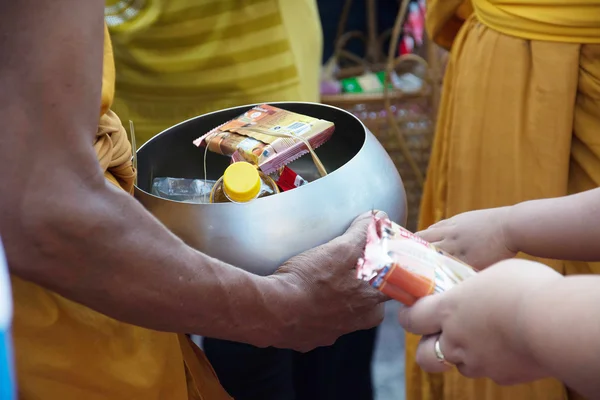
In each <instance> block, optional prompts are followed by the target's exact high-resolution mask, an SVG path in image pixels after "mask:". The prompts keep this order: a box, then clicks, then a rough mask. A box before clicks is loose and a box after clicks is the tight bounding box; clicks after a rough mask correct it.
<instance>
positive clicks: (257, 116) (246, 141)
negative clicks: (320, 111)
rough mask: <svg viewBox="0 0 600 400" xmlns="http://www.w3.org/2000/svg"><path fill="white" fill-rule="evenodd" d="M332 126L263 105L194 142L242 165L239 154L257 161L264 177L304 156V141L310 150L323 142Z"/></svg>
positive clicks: (328, 123)
mask: <svg viewBox="0 0 600 400" xmlns="http://www.w3.org/2000/svg"><path fill="white" fill-rule="evenodd" d="M334 129H335V128H334V125H333V123H332V122H329V121H325V120H322V119H318V118H313V117H309V116H306V115H302V114H297V113H293V112H291V111H287V110H282V109H280V108H277V107H273V106H270V105H267V104H263V105H260V106H256V107H253V108H252V109H250V110H248V111H247V112H246V113H244V114H242V115H240V116H239V117H237V118H235V119H233V120H231V121H229V122H226V123H225V124H223V125H221V126H219V127H217V128H215V129H213V130H211V131H210V132H208V133H206V134H204V135H202V136H200V137H199V138H198V139H196V140H194V144H195V145H196V146H198V147H200V146H208V149H209V150H210V151H213V152H215V153H219V154H223V155H225V156H229V157H232V159H233V161H243V160H244V159H245V157H244V155H243V154H240V152H243V153H246V154H247V153H251V154H254V155H255V156H256V157H257V161H258V166H259V168H260V169H261V170H262V171H263V172H264V173H265V174H272V173H273V172H276V171H277V170H278V169H280V168H281V167H283V166H285V165H287V164H289V163H290V162H292V161H294V160H296V159H297V158H299V157H301V156H302V155H304V154H306V153H308V151H309V150H308V148H307V147H306V144H305V143H304V142H303V141H301V140H298V139H296V138H303V139H305V140H307V141H308V142H309V143H310V145H311V147H312V148H313V149H316V148H318V147H319V146H321V145H322V144H323V143H325V142H327V141H328V140H329V139H330V138H331V135H332V134H333V131H334Z"/></svg>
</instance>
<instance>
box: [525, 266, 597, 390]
mask: <svg viewBox="0 0 600 400" xmlns="http://www.w3.org/2000/svg"><path fill="white" fill-rule="evenodd" d="M599 288H600V277H596V276H591V275H587V276H581V277H577V276H574V277H567V278H563V279H559V280H556V281H555V282H551V283H549V284H548V285H546V286H545V287H543V288H540V290H538V291H537V293H535V295H534V296H532V297H531V298H528V299H527V300H524V301H523V311H522V312H521V313H520V318H519V321H518V322H519V323H520V324H522V333H523V338H524V342H525V345H526V346H527V348H528V349H529V351H530V352H531V354H532V356H533V357H534V359H535V360H536V361H537V362H538V363H539V364H540V365H543V366H544V367H545V370H546V371H547V373H548V375H550V376H553V377H557V378H558V379H560V380H561V381H563V382H565V383H566V384H567V385H568V386H571V387H572V388H574V389H575V390H577V391H578V392H580V393H581V394H583V395H585V396H586V397H588V398H590V399H592V398H595V397H597V396H598V393H600V378H599V377H600V358H599V357H598V349H600V309H599V308H598V305H599V304H600V290H599Z"/></svg>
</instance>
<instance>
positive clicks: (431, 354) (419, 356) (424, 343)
mask: <svg viewBox="0 0 600 400" xmlns="http://www.w3.org/2000/svg"><path fill="white" fill-rule="evenodd" d="M443 338H444V335H441V336H440V335H431V336H424V337H423V338H422V339H421V342H420V343H419V346H418V347H417V353H416V356H415V359H416V361H417V364H419V366H420V367H421V368H422V369H423V370H424V371H425V372H430V373H439V372H446V371H448V370H450V369H452V368H453V367H452V365H448V364H445V363H444V362H443V361H441V360H440V359H439V358H438V356H437V353H436V349H435V342H436V341H437V340H438V339H439V341H440V343H439V346H440V350H441V352H442V354H443V355H444V359H445V360H446V361H447V362H448V363H451V364H454V362H453V361H452V360H450V359H449V358H448V355H447V354H449V353H446V352H445V351H447V349H448V347H447V346H446V345H445V342H444V339H443ZM455 361H456V360H455Z"/></svg>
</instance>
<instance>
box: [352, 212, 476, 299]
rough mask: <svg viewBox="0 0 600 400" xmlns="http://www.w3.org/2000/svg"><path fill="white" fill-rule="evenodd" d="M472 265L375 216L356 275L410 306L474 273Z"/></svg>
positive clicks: (385, 219)
mask: <svg viewBox="0 0 600 400" xmlns="http://www.w3.org/2000/svg"><path fill="white" fill-rule="evenodd" d="M476 273H477V271H476V270H475V269H474V268H472V267H471V266H469V265H467V264H465V263H463V262H462V261H459V260H457V259H456V258H454V257H452V256H451V255H449V254H447V253H446V252H444V251H442V250H440V249H438V248H436V247H435V246H433V245H431V244H430V243H428V242H426V241H425V240H423V239H421V238H420V237H418V236H417V235H415V234H413V233H411V232H410V231H408V230H406V229H404V228H403V227H401V226H400V225H398V224H396V223H394V222H392V221H390V220H389V219H387V218H377V217H375V216H373V221H371V224H370V225H369V227H368V231H367V243H366V246H365V250H364V253H363V257H362V258H361V259H360V260H359V261H358V265H357V276H358V278H359V279H361V280H364V281H366V282H369V283H370V284H371V285H372V286H373V287H375V288H376V289H378V290H380V291H381V292H383V293H385V294H386V295H387V296H389V297H391V298H393V299H394V300H397V301H399V302H401V303H403V304H405V305H408V306H411V305H413V304H414V303H415V302H416V301H417V300H418V299H420V298H422V297H424V296H428V295H431V294H435V293H441V292H444V291H446V290H448V289H451V288H452V287H454V286H455V285H457V284H458V283H460V282H462V281H464V280H465V279H467V278H469V277H471V276H473V275H475V274H476Z"/></svg>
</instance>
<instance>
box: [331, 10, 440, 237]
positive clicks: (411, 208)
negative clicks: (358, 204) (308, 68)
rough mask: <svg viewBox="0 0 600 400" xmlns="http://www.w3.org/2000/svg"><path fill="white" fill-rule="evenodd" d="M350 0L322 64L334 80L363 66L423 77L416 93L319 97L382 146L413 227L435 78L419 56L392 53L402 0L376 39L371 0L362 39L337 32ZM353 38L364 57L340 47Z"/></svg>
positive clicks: (434, 99)
mask: <svg viewBox="0 0 600 400" xmlns="http://www.w3.org/2000/svg"><path fill="white" fill-rule="evenodd" d="M351 2H352V1H351V0H346V5H345V7H344V11H343V13H342V16H341V18H340V27H339V29H338V38H337V39H336V46H335V51H334V54H333V56H332V58H331V59H330V60H329V61H328V63H327V65H326V68H329V69H330V70H333V68H334V67H336V66H339V67H340V68H339V69H338V71H336V73H335V77H336V78H338V79H340V78H345V77H349V76H356V75H359V74H361V73H363V72H365V71H367V70H372V71H378V70H386V71H387V72H388V74H387V75H388V76H389V75H390V72H391V71H393V70H394V71H396V72H398V73H400V74H401V73H403V72H405V71H406V70H410V71H413V73H414V71H415V70H417V71H418V75H419V77H420V78H421V79H422V80H423V87H422V90H421V91H419V92H417V93H403V92H401V91H399V90H397V89H394V90H391V91H388V90H386V91H385V92H384V93H380V94H358V95H357V94H340V95H327V96H325V95H324V96H322V97H321V101H322V102H323V103H326V104H330V105H334V106H337V107H340V108H343V109H346V110H348V111H350V112H352V113H353V114H354V115H356V116H357V117H358V118H359V119H361V120H362V121H363V123H364V124H365V125H366V126H367V127H368V128H369V130H370V131H371V132H373V134H374V135H375V136H376V137H377V138H378V140H379V141H380V142H381V144H382V145H383V146H384V148H385V149H386V151H387V152H388V154H389V155H390V157H391V158H392V160H393V161H394V163H395V165H396V167H397V168H398V171H399V173H400V176H402V180H403V181H404V185H405V189H406V195H407V203H408V221H407V228H408V229H410V230H412V231H414V230H416V228H417V222H418V215H419V206H420V202H421V195H422V191H423V181H424V176H425V173H426V171H427V165H428V162H429V155H430V152H431V144H432V137H433V132H434V117H435V115H436V111H437V110H436V108H437V97H439V94H438V93H439V87H438V86H439V85H438V80H437V79H438V77H439V76H438V74H435V71H431V68H430V66H429V64H428V63H427V62H426V61H425V59H424V57H422V56H420V55H415V54H411V55H405V56H401V57H395V54H396V49H397V45H398V41H399V37H400V34H401V27H402V22H403V21H404V18H405V15H406V9H407V8H408V3H409V1H408V0H403V1H402V2H401V5H400V10H399V12H398V16H397V19H396V23H395V26H394V29H393V30H392V31H388V32H385V33H383V34H382V35H381V36H379V37H378V36H377V35H376V32H377V27H376V23H375V20H376V19H375V13H376V4H375V0H367V26H368V35H367V37H365V36H364V35H363V34H362V33H361V32H347V33H344V32H343V31H344V28H345V24H346V19H347V15H348V13H349V9H350V7H351ZM353 39H358V40H361V41H363V42H365V43H366V46H367V48H366V49H367V51H366V57H365V58H364V59H363V58H361V57H358V56H356V55H354V54H352V53H350V52H348V51H347V50H345V47H346V45H347V44H348V42H349V41H350V40H353ZM388 39H389V40H390V45H389V51H388V56H387V60H386V59H385V58H384V57H383V54H384V52H383V51H382V49H383V46H384V43H385V41H386V40H388ZM425 51H426V49H425ZM415 63H416V65H415Z"/></svg>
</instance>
